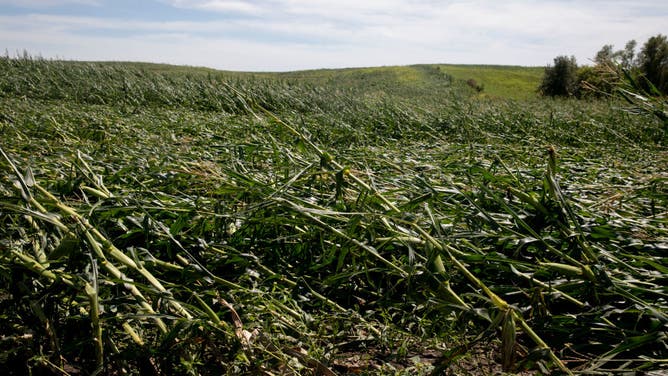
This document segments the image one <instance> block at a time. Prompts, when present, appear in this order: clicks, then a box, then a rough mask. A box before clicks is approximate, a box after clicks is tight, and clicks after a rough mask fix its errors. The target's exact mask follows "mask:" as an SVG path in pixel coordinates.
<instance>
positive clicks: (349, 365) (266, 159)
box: [0, 59, 668, 375]
mask: <svg viewBox="0 0 668 376" xmlns="http://www.w3.org/2000/svg"><path fill="white" fill-rule="evenodd" d="M0 64H2V68H3V69H2V72H4V73H3V75H2V76H1V77H0V89H1V90H0V133H1V134H2V138H1V140H2V141H1V142H0V148H1V150H2V159H1V160H0V167H1V168H2V170H3V171H4V173H3V174H2V175H0V193H1V194H0V197H2V199H1V200H0V221H2V226H0V260H2V261H1V263H0V280H1V281H2V284H1V285H0V307H1V308H0V316H1V317H2V320H0V328H1V331H0V332H1V333H2V340H1V341H0V359H3V363H5V364H7V365H8V368H7V369H8V372H9V373H12V374H23V373H26V372H28V371H31V372H51V373H60V374H66V373H74V372H82V373H86V374H92V373H103V372H108V373H129V374H163V373H165V374H168V373H179V374H181V373H188V374H221V373H226V374H308V373H310V374H326V375H327V374H336V373H341V374H346V373H354V372H365V373H378V374H430V373H433V374H437V373H439V372H450V373H455V374H460V373H463V372H469V373H473V374H475V373H478V374H480V373H482V374H485V373H490V372H500V371H501V370H504V371H508V372H513V371H519V370H523V369H532V370H538V371H540V372H544V373H549V372H552V371H558V370H561V372H564V373H576V372H580V371H582V372H589V373H610V372H621V371H629V372H630V371H648V370H661V369H665V368H666V363H665V359H666V352H667V351H666V345H667V344H666V308H667V307H666V305H667V303H666V291H665V288H664V285H665V280H666V271H667V270H668V265H667V264H666V261H665V257H664V253H665V251H666V243H668V230H667V229H666V223H667V221H666V214H667V209H666V208H667V207H668V200H667V199H666V197H668V195H667V193H668V184H667V179H666V178H665V168H664V167H663V166H666V162H667V154H666V151H665V146H663V144H662V140H663V137H664V136H665V134H664V133H663V132H664V131H663V130H662V128H661V126H660V125H659V124H660V123H659V120H657V119H652V118H648V117H638V116H631V115H629V114H628V113H626V112H623V111H620V110H619V103H617V102H603V101H599V102H575V101H554V100H544V101H538V100H535V101H527V102H522V103H518V102H510V101H509V102H507V101H492V100H485V99H480V98H478V97H476V96H475V95H474V93H473V92H467V91H466V90H464V89H463V88H462V87H457V86H456V85H455V86H452V85H451V86H442V87H441V89H440V90H442V91H441V92H439V97H438V98H431V99H419V100H416V101H415V102H411V101H410V100H408V99H407V98H410V96H402V95H398V94H397V95H387V96H386V97H383V98H379V97H377V96H373V95H369V92H366V91H365V90H363V88H351V87H339V88H338V90H337V86H336V82H334V81H332V82H329V83H320V84H318V85H316V84H314V83H313V82H308V83H303V82H301V81H300V80H299V79H298V78H294V77H293V78H291V79H290V80H284V79H281V78H275V77H272V76H264V77H245V76H244V77H242V76H225V75H222V74H221V75H220V76H218V75H216V74H214V73H212V74H211V75H210V76H202V75H197V76H195V75H192V76H188V75H183V74H180V73H179V74H176V73H174V74H170V73H164V72H160V73H156V72H151V71H147V70H142V69H141V68H136V67H131V66H125V65H105V64H93V63H90V64H84V63H63V62H53V61H43V60H38V59H0ZM377 82H378V85H379V87H378V88H375V89H374V90H375V91H378V92H382V91H383V90H387V91H388V92H392V91H393V90H396V92H397V93H399V92H400V90H399V89H397V87H396V86H392V85H393V81H392V80H391V79H387V80H384V79H379V80H378V81H377ZM319 85H320V86H319ZM402 85H403V84H402ZM434 85H440V84H439V83H434ZM414 90H416V91H420V90H421V89H420V88H416V89H414ZM469 95H470V96H469ZM417 98H422V97H420V96H418V97H417ZM489 352H492V353H495V354H498V358H497V357H496V356H486V355H484V354H486V353H489Z"/></svg>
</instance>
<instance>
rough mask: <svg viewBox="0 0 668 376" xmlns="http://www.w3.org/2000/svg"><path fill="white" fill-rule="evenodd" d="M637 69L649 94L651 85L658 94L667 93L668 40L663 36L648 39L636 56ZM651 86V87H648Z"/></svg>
mask: <svg viewBox="0 0 668 376" xmlns="http://www.w3.org/2000/svg"><path fill="white" fill-rule="evenodd" d="M638 68H639V70H640V73H641V74H642V76H643V77H644V79H643V80H641V82H642V83H643V86H644V89H645V90H647V91H648V92H651V91H652V90H651V86H652V85H653V86H654V87H655V88H656V89H658V90H659V91H660V92H662V93H664V94H666V93H668V40H666V36H665V35H661V34H659V35H657V36H653V37H651V38H649V39H648V40H647V42H645V45H644V46H643V47H642V50H641V51H640V54H639V55H638ZM650 84H651V85H650Z"/></svg>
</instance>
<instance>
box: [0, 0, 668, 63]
mask: <svg viewBox="0 0 668 376" xmlns="http://www.w3.org/2000/svg"><path fill="white" fill-rule="evenodd" d="M56 1H57V2H60V3H63V2H66V1H67V0H56ZM75 1H76V0H70V1H69V2H75ZM9 2H11V1H6V0H0V4H3V3H4V4H7V3H9ZM32 2H33V3H45V2H44V1H36V0H32ZM78 2H87V3H93V1H92V0H88V1H86V0H78ZM163 3H166V4H169V5H171V6H174V7H177V8H184V9H191V10H196V11H197V10H200V11H206V14H207V16H208V17H207V21H198V20H195V19H193V18H190V19H183V20H181V21H169V22H166V21H161V20H159V19H152V18H151V15H138V16H137V17H138V18H136V19H120V18H102V17H79V16H76V17H75V16H60V15H49V14H46V13H44V11H43V13H42V14H25V15H20V16H0V47H6V48H8V49H9V50H10V51H12V50H14V49H24V48H26V49H28V50H29V51H30V52H34V53H38V52H41V53H42V55H44V56H45V57H48V56H61V57H66V58H73V59H87V60H90V59H94V60H112V59H114V60H147V61H160V62H169V63H178V64H189V65H206V66H213V67H217V68H223V69H237V70H286V69H303V68H319V67H341V66H363V65H393V64H413V63H438V62H443V63H476V64H513V65H545V64H547V63H551V62H552V59H553V58H554V57H555V56H557V55H562V54H567V55H571V54H573V55H575V56H576V57H577V58H578V61H579V62H580V63H587V62H588V61H589V60H588V59H589V58H590V57H592V56H593V55H594V54H595V53H596V51H597V50H598V49H599V48H600V47H601V46H602V45H603V44H608V43H613V44H615V45H616V46H617V47H618V48H621V47H623V45H624V43H625V42H626V41H627V40H629V39H632V38H635V39H637V40H638V41H639V42H640V43H641V44H642V42H644V40H646V39H647V38H648V37H649V36H651V35H655V34H657V33H660V32H663V31H664V29H665V26H664V25H665V19H666V18H667V17H668V3H665V4H664V2H656V1H649V0H639V1H614V0H611V1H610V0H609V1H605V2H603V1H599V0H594V1H589V2H574V1H563V0H562V1H558V0H549V1H537V0H536V1H531V2H527V1H520V0H509V1H504V2H498V1H484V0H477V1H459V0H454V1H439V0H383V1H381V0H366V1H365V0H338V1H328V0H311V1H298V0H255V1H244V0H232V1H225V0H163ZM188 13H189V14H192V12H188ZM212 15H220V18H219V19H216V17H213V16H212ZM139 17H143V18H139Z"/></svg>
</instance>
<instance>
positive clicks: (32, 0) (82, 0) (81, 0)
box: [0, 0, 101, 9]
mask: <svg viewBox="0 0 668 376" xmlns="http://www.w3.org/2000/svg"><path fill="white" fill-rule="evenodd" d="M68 4H78V5H98V6H99V5H101V0H0V6H1V5H11V6H15V7H21V8H32V9H39V8H54V7H59V6H63V5H68Z"/></svg>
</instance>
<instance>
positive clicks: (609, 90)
mask: <svg viewBox="0 0 668 376" xmlns="http://www.w3.org/2000/svg"><path fill="white" fill-rule="evenodd" d="M636 45H637V42H636V41H635V40H630V41H628V42H627V43H626V46H624V49H623V50H618V51H614V46H613V45H611V44H606V45H604V46H603V47H602V48H601V49H600V50H599V51H598V52H597V53H596V56H595V57H594V62H595V63H596V64H595V65H594V66H593V67H591V66H584V67H578V65H577V62H576V61H575V57H574V56H571V57H568V56H557V57H556V58H555V59H554V66H547V67H545V73H544V74H543V78H542V80H541V84H540V88H539V91H540V93H541V94H542V95H545V96H550V97H557V96H558V97H573V96H575V97H578V98H588V97H601V96H609V95H612V94H614V93H615V92H616V91H617V89H618V88H619V87H620V86H626V85H629V83H631V86H633V87H635V88H637V89H638V91H639V93H640V94H641V95H642V96H643V97H645V96H651V97H664V99H665V96H666V94H667V93H668V39H666V36H664V35H661V34H659V35H656V36H653V37H651V38H649V39H648V40H647V42H645V44H644V45H643V46H642V48H641V50H640V53H639V54H638V55H637V56H636V52H635V48H636ZM663 102H664V103H665V100H663Z"/></svg>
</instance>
